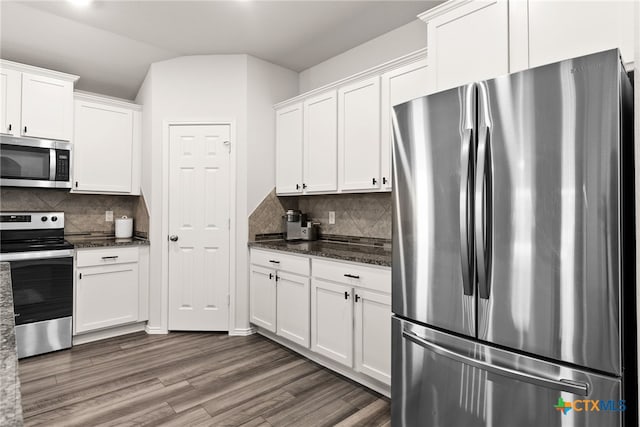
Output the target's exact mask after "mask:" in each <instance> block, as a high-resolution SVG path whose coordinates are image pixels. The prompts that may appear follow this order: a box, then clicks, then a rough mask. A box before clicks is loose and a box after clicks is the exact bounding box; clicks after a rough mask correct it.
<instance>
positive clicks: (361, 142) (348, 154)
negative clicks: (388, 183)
mask: <svg viewBox="0 0 640 427" xmlns="http://www.w3.org/2000/svg"><path fill="white" fill-rule="evenodd" d="M338 165H339V169H338V178H339V188H340V189H341V190H347V191H352V190H372V189H376V188H380V78H379V77H378V76H376V77H374V78H371V79H368V80H365V81H362V82H358V83H354V84H352V85H349V86H345V87H343V88H340V90H339V91H338Z"/></svg>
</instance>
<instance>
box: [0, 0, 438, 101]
mask: <svg viewBox="0 0 640 427" xmlns="http://www.w3.org/2000/svg"><path fill="white" fill-rule="evenodd" d="M439 3H441V1H417V0H414V1H399V0H396V1H349V0H342V1H306V0H297V1H267V0H263V1H261V0H253V1H252V0H244V1H240V0H234V1H212V0H211V1H95V2H93V3H91V4H90V5H88V6H86V7H78V6H75V5H73V4H71V3H69V2H67V1H63V0H57V1H8V0H2V1H1V2H0V56H1V57H2V58H3V59H8V60H12V61H17V62H22V63H26V64H31V65H35V66H39V67H44V68H50V69H54V70H58V71H63V72H68V73H72V74H77V75H79V76H81V79H80V81H79V82H78V83H77V85H76V87H77V88H79V89H82V90H88V91H92V92H97V93H102V94H106V95H111V96H116V97H121V98H127V99H133V98H134V97H135V95H136V93H137V91H138V88H139V87H140V85H141V83H142V81H143V79H144V77H145V75H146V73H147V70H148V68H149V65H150V64H151V63H153V62H157V61H161V60H165V59H169V58H174V57H178V56H183V55H200V54H232V53H246V54H250V55H253V56H256V57H258V58H262V59H264V60H267V61H270V62H273V63H275V64H278V65H281V66H283V67H286V68H289V69H292V70H295V71H302V70H304V69H306V68H309V67H311V66H313V65H315V64H318V63H320V62H322V61H324V60H326V59H328V58H331V57H332V56H335V55H337V54H339V53H342V52H344V51H346V50H349V49H351V48H353V47H355V46H357V45H359V44H362V43H363V42H365V41H367V40H370V39H372V38H375V37H377V36H379V35H381V34H384V33H386V32H388V31H390V30H392V29H394V28H397V27H399V26H402V25H404V24H407V23H409V22H411V21H413V20H414V19H416V15H417V14H418V13H420V12H423V11H425V10H427V9H429V8H431V7H433V6H435V5H437V4H439Z"/></svg>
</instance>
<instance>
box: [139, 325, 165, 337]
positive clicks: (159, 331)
mask: <svg viewBox="0 0 640 427" xmlns="http://www.w3.org/2000/svg"><path fill="white" fill-rule="evenodd" d="M144 331H145V332H146V333H148V334H149V335H163V334H168V333H169V331H168V330H167V329H164V328H161V327H160V326H149V325H147V326H145V328H144Z"/></svg>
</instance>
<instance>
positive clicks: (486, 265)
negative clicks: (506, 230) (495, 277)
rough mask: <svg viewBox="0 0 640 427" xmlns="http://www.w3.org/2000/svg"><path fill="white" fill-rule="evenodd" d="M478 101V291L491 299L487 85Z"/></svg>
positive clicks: (491, 219)
mask: <svg viewBox="0 0 640 427" xmlns="http://www.w3.org/2000/svg"><path fill="white" fill-rule="evenodd" d="M478 93H479V95H478V96H479V97H480V100H479V104H480V105H481V107H480V108H481V112H482V114H483V115H482V116H481V119H480V123H479V127H480V125H482V130H481V131H480V132H479V133H478V135H479V137H480V138H479V143H478V163H477V168H476V177H475V200H474V209H475V246H476V256H477V264H476V265H477V267H476V268H477V272H478V294H479V296H480V298H483V299H489V294H490V286H489V282H490V277H489V274H490V271H491V239H492V234H493V230H492V223H493V213H492V205H493V194H492V187H493V182H492V175H493V171H492V167H491V117H490V115H489V100H488V95H487V92H486V88H485V87H484V86H483V85H479V90H478Z"/></svg>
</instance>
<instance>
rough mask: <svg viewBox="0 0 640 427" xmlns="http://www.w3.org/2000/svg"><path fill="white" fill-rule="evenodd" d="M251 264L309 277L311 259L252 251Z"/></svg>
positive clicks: (279, 253) (280, 253)
mask: <svg viewBox="0 0 640 427" xmlns="http://www.w3.org/2000/svg"><path fill="white" fill-rule="evenodd" d="M251 264H253V265H261V266H263V267H269V268H275V269H278V270H281V271H288V272H289V273H294V274H300V275H302V276H308V275H309V258H307V257H305V256H296V255H289V254H284V253H282V252H270V251H261V250H256V249H252V250H251Z"/></svg>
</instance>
